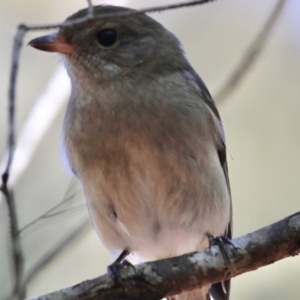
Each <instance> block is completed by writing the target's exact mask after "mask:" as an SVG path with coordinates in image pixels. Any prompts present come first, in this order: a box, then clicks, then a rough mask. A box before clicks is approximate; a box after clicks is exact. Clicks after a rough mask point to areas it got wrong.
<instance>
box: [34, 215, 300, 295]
mask: <svg viewBox="0 0 300 300" xmlns="http://www.w3.org/2000/svg"><path fill="white" fill-rule="evenodd" d="M232 243H233V245H234V246H235V247H236V248H235V247H233V246H232V245H230V244H228V245H225V246H224V248H225V250H226V255H224V252H222V251H220V249H219V247H218V246H213V247H211V248H210V249H209V248H208V249H205V250H203V251H199V252H193V253H188V254H185V255H182V256H178V257H174V258H169V259H164V260H159V261H155V262H151V263H144V264H140V265H137V266H135V267H134V268H133V267H127V268H123V269H121V270H120V281H119V282H114V281H113V280H112V279H111V278H110V277H109V276H108V275H107V274H106V275H103V276H100V277H98V278H95V279H92V280H87V281H84V282H82V283H79V284H77V285H75V286H72V287H69V288H66V289H62V290H60V291H56V292H53V293H50V294H47V295H43V296H38V297H34V298H30V299H31V300H53V299H57V300H58V299H62V300H64V299H80V300H88V299H99V300H100V299H103V300H104V299H105V300H109V299H114V300H117V299H130V300H138V299H139V300H141V299H149V300H151V299H153V300H154V299H161V298H163V297H165V296H171V295H175V294H178V293H180V292H183V291H187V290H192V289H195V288H197V287H198V288H199V287H201V286H202V285H205V284H208V283H215V282H219V281H220V280H224V279H229V278H232V277H235V276H237V275H239V274H242V273H245V272H248V271H252V270H256V269H258V268H260V267H262V266H266V265H268V264H271V263H274V262H275V261H277V260H280V259H283V258H285V257H288V256H294V255H297V254H299V253H300V212H298V213H296V214H294V215H292V216H289V217H287V218H285V219H283V220H281V221H279V222H277V223H274V224H272V225H269V226H267V227H264V228H262V229H260V230H258V231H255V232H253V233H249V234H247V235H245V236H242V237H239V238H236V239H234V240H232Z"/></svg>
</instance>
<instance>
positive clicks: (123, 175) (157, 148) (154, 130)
mask: <svg viewBox="0 0 300 300" xmlns="http://www.w3.org/2000/svg"><path fill="white" fill-rule="evenodd" d="M133 11H134V10H132V9H128V8H123V7H114V6H95V7H94V13H95V15H96V16H101V15H105V14H107V13H120V12H133ZM85 15H87V9H83V10H80V11H78V12H77V13H75V14H73V15H72V16H70V17H69V18H68V19H67V21H71V20H76V19H78V18H80V17H83V16H85ZM30 45H31V46H33V47H35V48H37V49H40V50H44V51H49V52H57V53H60V54H62V58H63V61H64V63H65V66H66V69H67V71H68V74H69V76H70V78H71V84H72V94H71V98H70V100H69V103H68V108H67V111H66V115H65V121H64V127H63V141H64V143H63V144H64V145H63V148H64V152H65V156H66V159H67V161H68V164H69V166H70V168H71V170H72V171H73V173H74V174H75V176H76V177H77V178H78V179H79V181H80V182H81V185H82V188H83V191H84V194H85V197H86V203H87V207H88V211H89V214H90V219H91V222H92V224H93V226H94V228H95V230H96V232H97V234H98V236H99V237H100V239H101V241H102V242H103V244H104V245H105V247H106V248H107V249H108V250H109V251H110V252H111V253H112V254H113V255H114V256H115V257H119V259H118V261H120V260H121V259H123V258H124V257H125V256H126V255H127V254H129V253H130V254H131V255H132V256H133V257H134V258H135V259H136V260H137V261H140V262H144V261H152V260H157V259H162V258H167V257H171V256H177V255H180V254H184V253H187V252H191V251H196V250H200V249H203V248H205V247H207V246H208V239H207V237H206V234H207V233H209V234H211V235H213V236H219V235H226V236H228V237H229V238H230V237H231V197H230V188H229V181H228V172H227V162H226V150H225V138H224V132H223V127H222V123H221V120H220V116H219V113H218V111H217V109H216V106H215V104H214V101H213V99H212V97H211V96H210V94H209V92H208V90H207V88H206V86H205V85H204V83H203V81H202V80H201V79H200V77H199V76H198V75H197V73H196V72H195V71H194V69H193V68H192V67H191V65H190V64H189V62H188V61H187V59H186V57H185V54H184V52H183V48H182V45H181V43H180V42H179V41H178V39H177V38H176V37H175V36H174V35H173V34H172V33H171V32H169V31H168V30H167V29H165V28H164V27H163V26H162V25H161V24H159V23H158V22H156V21H155V20H153V19H152V18H150V17H149V16H147V15H145V14H136V15H133V16H114V17H109V18H103V19H94V20H89V21H86V22H85V23H81V24H73V25H71V26H68V27H63V28H61V29H60V30H59V31H58V32H57V33H54V34H52V35H48V36H43V37H40V38H37V39H34V40H32V41H31V42H30ZM225 286H226V291H224V290H223V289H222V286H221V284H220V283H219V284H216V285H213V286H212V287H209V286H206V287H203V288H201V289H198V290H195V291H191V292H187V293H183V294H181V295H178V296H175V297H174V298H172V299H178V300H183V299H189V300H192V299H193V300H196V299H197V300H204V299H209V297H210V296H209V292H210V293H211V294H212V295H213V296H214V298H215V299H216V300H220V299H222V300H224V299H228V298H229V282H226V283H225Z"/></svg>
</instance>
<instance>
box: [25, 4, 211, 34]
mask: <svg viewBox="0 0 300 300" xmlns="http://www.w3.org/2000/svg"><path fill="white" fill-rule="evenodd" d="M213 1H216V0H197V1H189V2H183V3H178V4H170V5H162V6H154V7H149V8H144V9H140V10H135V11H124V12H114V13H107V14H103V15H101V16H94V17H92V18H93V19H95V20H96V19H97V20H99V19H107V18H115V17H131V16H135V15H139V14H143V13H153V12H162V11H165V10H172V9H177V8H182V7H190V6H196V5H201V4H206V3H209V2H213ZM90 19H91V17H90V15H89V14H87V15H86V16H84V17H82V18H78V19H76V20H71V21H67V22H64V23H53V24H48V25H26V24H23V25H22V26H24V27H25V28H26V29H27V30H47V29H54V28H61V27H67V26H71V25H76V24H80V23H84V22H86V21H88V20H90Z"/></svg>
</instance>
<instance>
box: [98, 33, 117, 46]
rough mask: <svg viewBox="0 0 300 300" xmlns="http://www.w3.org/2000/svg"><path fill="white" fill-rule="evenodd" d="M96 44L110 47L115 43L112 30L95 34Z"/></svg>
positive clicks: (114, 34) (115, 38)
mask: <svg viewBox="0 0 300 300" xmlns="http://www.w3.org/2000/svg"><path fill="white" fill-rule="evenodd" d="M97 40H98V43H99V44H100V45H101V46H103V47H106V48H108V47H111V46H113V45H114V44H115V43H116V41H117V33H116V31H115V30H113V29H105V30H102V31H100V32H98V34H97Z"/></svg>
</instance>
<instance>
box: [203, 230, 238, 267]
mask: <svg viewBox="0 0 300 300" xmlns="http://www.w3.org/2000/svg"><path fill="white" fill-rule="evenodd" d="M206 236H207V238H208V242H209V248H211V247H212V246H219V248H220V252H221V253H222V256H223V258H224V260H226V262H227V263H228V264H229V263H230V260H229V257H228V254H227V252H226V250H225V247H224V246H225V245H226V244H227V245H230V246H232V247H233V248H234V250H236V251H237V250H238V249H239V248H237V247H236V246H235V245H234V244H233V243H232V241H231V239H230V238H229V237H228V236H226V235H220V236H217V237H214V236H213V235H212V234H210V233H208V232H207V233H206Z"/></svg>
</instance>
